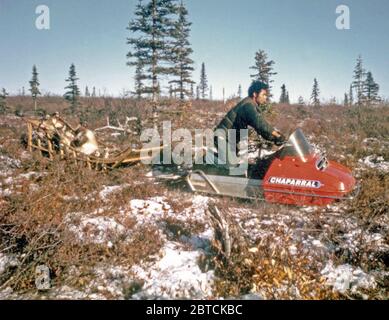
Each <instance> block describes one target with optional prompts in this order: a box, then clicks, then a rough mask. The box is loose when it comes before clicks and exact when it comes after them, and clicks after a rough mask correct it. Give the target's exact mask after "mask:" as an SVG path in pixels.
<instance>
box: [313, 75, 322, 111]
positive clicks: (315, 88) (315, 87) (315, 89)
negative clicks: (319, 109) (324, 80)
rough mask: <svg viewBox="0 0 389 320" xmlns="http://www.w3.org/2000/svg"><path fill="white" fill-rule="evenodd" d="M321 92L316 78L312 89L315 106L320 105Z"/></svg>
mask: <svg viewBox="0 0 389 320" xmlns="http://www.w3.org/2000/svg"><path fill="white" fill-rule="evenodd" d="M319 95H320V90H319V83H318V82H317V79H316V78H315V79H314V80H313V88H312V95H311V102H312V104H313V105H314V106H319V105H320V99H319Z"/></svg>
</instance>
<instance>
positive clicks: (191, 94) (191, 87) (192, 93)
mask: <svg viewBox="0 0 389 320" xmlns="http://www.w3.org/2000/svg"><path fill="white" fill-rule="evenodd" d="M193 84H194V82H192V83H191V84H190V98H191V99H193V98H194V88H193Z"/></svg>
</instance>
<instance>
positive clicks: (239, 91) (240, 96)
mask: <svg viewBox="0 0 389 320" xmlns="http://www.w3.org/2000/svg"><path fill="white" fill-rule="evenodd" d="M238 98H239V99H242V86H241V85H239V87H238Z"/></svg>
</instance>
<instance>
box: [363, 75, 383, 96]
mask: <svg viewBox="0 0 389 320" xmlns="http://www.w3.org/2000/svg"><path fill="white" fill-rule="evenodd" d="M379 89H380V86H379V85H378V84H377V83H376V82H375V81H374V78H373V75H372V73H371V71H369V72H368V73H367V74H366V80H365V81H364V83H363V94H364V97H365V101H366V103H367V104H371V103H374V102H377V101H378V100H379V97H378V91H379Z"/></svg>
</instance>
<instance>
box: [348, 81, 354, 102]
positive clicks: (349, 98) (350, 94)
mask: <svg viewBox="0 0 389 320" xmlns="http://www.w3.org/2000/svg"><path fill="white" fill-rule="evenodd" d="M348 101H349V104H350V107H352V106H353V104H354V95H353V85H352V84H351V85H350V90H349V93H348Z"/></svg>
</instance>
